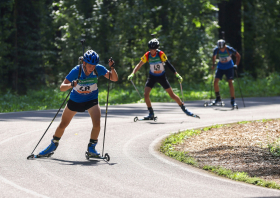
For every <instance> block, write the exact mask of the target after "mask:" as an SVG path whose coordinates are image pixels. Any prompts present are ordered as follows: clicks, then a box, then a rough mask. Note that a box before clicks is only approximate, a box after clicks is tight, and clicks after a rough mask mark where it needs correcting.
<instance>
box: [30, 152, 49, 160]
mask: <svg viewBox="0 0 280 198" xmlns="http://www.w3.org/2000/svg"><path fill="white" fill-rule="evenodd" d="M53 154H54V152H50V153H48V154H46V155H34V154H31V155H29V156H28V157H27V159H28V160H29V159H35V158H44V157H46V158H48V157H51V156H52V155H53Z"/></svg>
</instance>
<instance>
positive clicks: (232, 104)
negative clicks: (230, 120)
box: [230, 100, 238, 110]
mask: <svg viewBox="0 0 280 198" xmlns="http://www.w3.org/2000/svg"><path fill="white" fill-rule="evenodd" d="M230 104H231V106H232V110H234V109H238V105H237V104H236V102H235V101H234V100H233V101H231V102H230Z"/></svg>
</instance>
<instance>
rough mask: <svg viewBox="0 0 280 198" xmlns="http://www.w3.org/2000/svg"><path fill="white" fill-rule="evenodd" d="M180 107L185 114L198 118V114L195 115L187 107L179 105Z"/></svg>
mask: <svg viewBox="0 0 280 198" xmlns="http://www.w3.org/2000/svg"><path fill="white" fill-rule="evenodd" d="M181 109H182V111H183V112H184V113H185V114H186V115H187V116H191V117H194V118H198V119H200V117H199V116H198V115H195V114H193V113H192V112H190V111H189V110H188V109H186V107H185V106H184V105H182V106H181Z"/></svg>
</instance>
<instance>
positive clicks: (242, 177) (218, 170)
mask: <svg viewBox="0 0 280 198" xmlns="http://www.w3.org/2000/svg"><path fill="white" fill-rule="evenodd" d="M203 169H204V170H207V171H211V172H213V173H215V174H217V175H220V176H223V177H226V178H229V179H232V180H236V181H242V182H246V183H249V184H254V185H257V186H263V187H267V188H274V189H280V186H279V185H278V184H277V183H275V182H273V181H265V180H263V179H260V178H258V177H250V176H248V174H247V173H245V172H233V171H231V170H229V169H226V168H223V167H220V166H217V167H215V166H204V167H203Z"/></svg>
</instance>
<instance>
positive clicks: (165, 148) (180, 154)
mask: <svg viewBox="0 0 280 198" xmlns="http://www.w3.org/2000/svg"><path fill="white" fill-rule="evenodd" d="M267 121H270V120H269V119H268V120H266V119H263V120H257V122H267ZM250 122H252V121H242V122H238V123H237V124H247V123H250ZM223 126H226V125H214V126H210V127H205V128H203V129H196V130H195V129H190V130H186V131H182V132H180V131H179V132H178V133H174V134H171V135H170V136H168V137H167V138H166V139H165V140H164V141H163V142H162V144H161V147H160V152H162V153H164V154H165V155H167V156H169V157H171V158H173V159H176V160H178V161H180V162H183V163H186V164H189V165H192V166H195V167H199V162H197V161H196V159H195V158H193V157H191V156H189V155H188V152H185V151H177V150H176V146H177V145H179V144H182V143H183V142H184V141H186V139H188V138H191V137H193V136H196V135H199V134H200V133H201V132H202V131H208V130H210V129H212V128H221V127H223ZM279 142H280V139H279V141H277V142H274V143H273V144H269V145H267V146H268V149H269V151H270V153H271V154H272V155H274V156H279V155H278V154H279V153H280V151H279V144H278V143H279ZM275 144H276V145H277V146H275ZM202 169H204V170H207V171H210V172H212V173H215V174H217V175H220V176H223V177H226V178H229V179H232V180H235V181H241V182H246V183H249V184H253V185H257V186H262V187H267V188H273V189H280V185H278V184H277V183H275V182H274V181H266V180H263V179H261V178H258V177H250V176H248V174H247V173H246V172H233V171H231V170H229V169H226V168H224V167H222V166H210V165H205V166H203V167H202Z"/></svg>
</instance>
